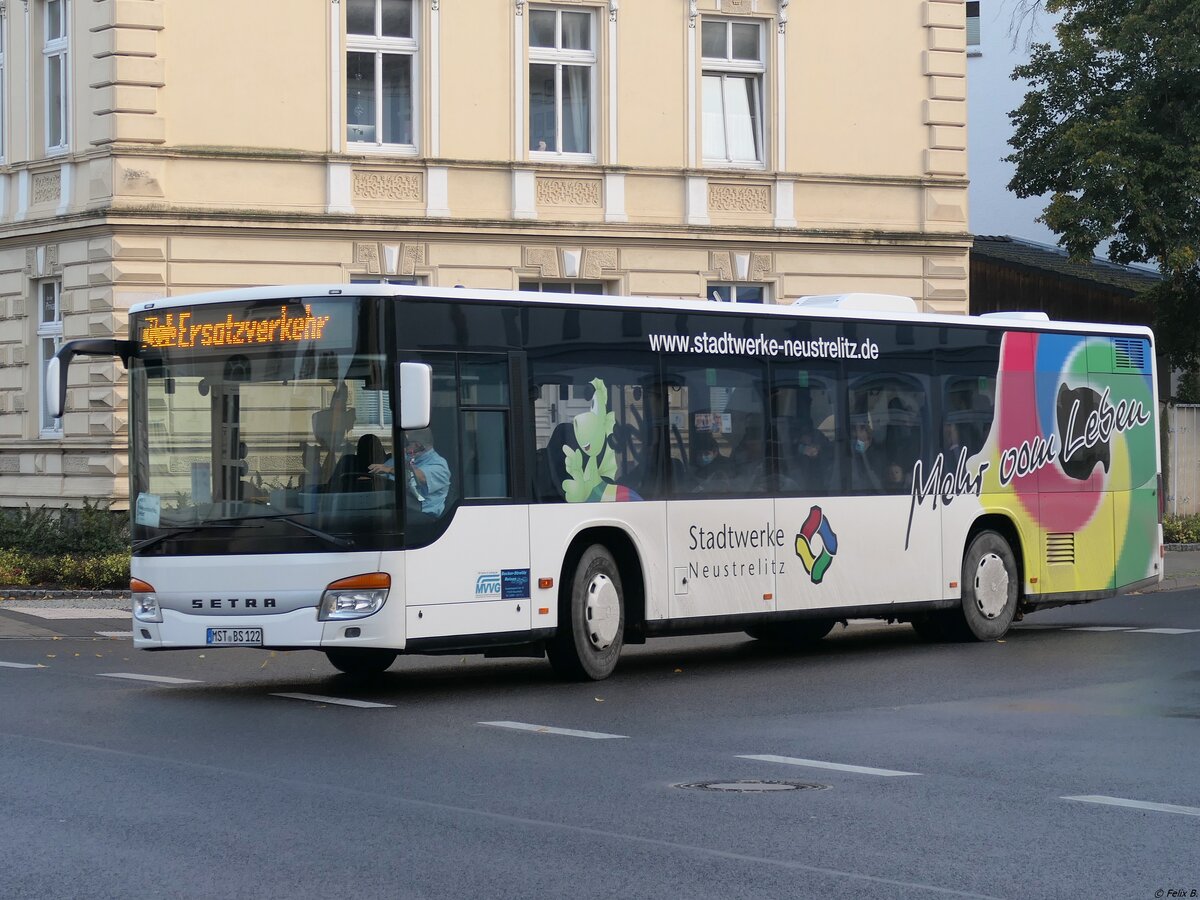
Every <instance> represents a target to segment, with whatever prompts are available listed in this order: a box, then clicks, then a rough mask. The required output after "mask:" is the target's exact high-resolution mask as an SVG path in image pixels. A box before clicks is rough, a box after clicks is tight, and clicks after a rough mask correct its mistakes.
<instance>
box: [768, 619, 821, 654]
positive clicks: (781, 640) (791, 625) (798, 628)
mask: <svg viewBox="0 0 1200 900" xmlns="http://www.w3.org/2000/svg"><path fill="white" fill-rule="evenodd" d="M836 624H837V620H836V619H800V620H799V621H796V622H771V623H769V624H766V625H755V626H754V627H752V628H747V629H746V634H748V635H750V637H752V638H754V639H755V640H756V641H763V642H765V643H769V644H779V645H783V646H791V647H802V646H804V645H805V644H815V643H816V642H817V641H819V640H821V638H823V637H825V635H827V634H829V632H831V631H833V626H834V625H836Z"/></svg>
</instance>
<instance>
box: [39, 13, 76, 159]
mask: <svg viewBox="0 0 1200 900" xmlns="http://www.w3.org/2000/svg"><path fill="white" fill-rule="evenodd" d="M55 6H57V8H58V10H59V32H60V33H58V34H56V35H54V36H53V37H52V36H51V33H50V10H51V8H53V7H55ZM69 23H70V6H69V0H46V2H45V3H44V4H43V7H42V89H43V90H42V93H43V95H44V96H43V98H42V115H43V118H42V123H43V138H44V143H45V149H46V155H47V156H57V155H61V154H64V153H67V152H68V151H69V150H70V144H71V127H70V126H71V114H70V107H71V103H70V99H71V90H70V49H71V47H70V27H69ZM54 66H57V67H58V68H59V74H58V77H59V92H58V95H57V96H58V99H59V101H60V105H59V110H58V116H57V121H55V117H54V115H53V101H54V99H55V98H54V96H52V95H51V92H50V73H51V69H52V67H54ZM52 123H53V124H54V125H55V126H56V127H57V129H58V131H59V141H58V142H57V143H51V137H52V133H53V128H52V127H51V125H52Z"/></svg>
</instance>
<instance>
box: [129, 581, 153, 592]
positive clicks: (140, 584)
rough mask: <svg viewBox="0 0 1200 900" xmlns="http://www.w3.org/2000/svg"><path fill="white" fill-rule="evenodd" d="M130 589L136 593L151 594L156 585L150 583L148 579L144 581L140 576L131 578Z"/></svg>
mask: <svg viewBox="0 0 1200 900" xmlns="http://www.w3.org/2000/svg"><path fill="white" fill-rule="evenodd" d="M129 590H130V592H131V593H134V594H149V593H153V591H154V585H152V584H150V583H149V582H148V581H142V579H140V578H130V579H129Z"/></svg>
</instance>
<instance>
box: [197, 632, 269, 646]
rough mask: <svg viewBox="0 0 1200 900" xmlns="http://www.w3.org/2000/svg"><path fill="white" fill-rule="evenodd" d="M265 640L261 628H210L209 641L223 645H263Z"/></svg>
mask: <svg viewBox="0 0 1200 900" xmlns="http://www.w3.org/2000/svg"><path fill="white" fill-rule="evenodd" d="M262 642H263V638H262V629H261V628H210V629H208V643H209V644H221V645H226V646H230V645H239V646H243V647H246V646H250V647H261V646H262Z"/></svg>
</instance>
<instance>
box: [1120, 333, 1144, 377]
mask: <svg viewBox="0 0 1200 900" xmlns="http://www.w3.org/2000/svg"><path fill="white" fill-rule="evenodd" d="M1113 344H1114V345H1115V347H1116V350H1117V352H1116V354H1115V356H1116V368H1118V369H1131V370H1133V371H1135V372H1141V371H1142V370H1143V369H1144V368H1145V367H1146V342H1145V341H1141V340H1136V339H1131V338H1116V339H1114V340H1113Z"/></svg>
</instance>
